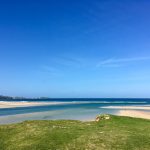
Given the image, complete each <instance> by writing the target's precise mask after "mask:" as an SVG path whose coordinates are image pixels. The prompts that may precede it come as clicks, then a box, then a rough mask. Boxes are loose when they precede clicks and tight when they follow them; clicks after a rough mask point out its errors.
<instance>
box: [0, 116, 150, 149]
mask: <svg viewBox="0 0 150 150" xmlns="http://www.w3.org/2000/svg"><path fill="white" fill-rule="evenodd" d="M0 150H150V120H144V119H136V118H130V117H117V116H111V119H110V120H102V121H100V122H81V121H73V120H58V121H48V120H46V121H25V122H22V123H18V124H11V125H1V126H0Z"/></svg>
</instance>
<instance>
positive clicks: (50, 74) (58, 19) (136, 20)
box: [0, 0, 150, 97]
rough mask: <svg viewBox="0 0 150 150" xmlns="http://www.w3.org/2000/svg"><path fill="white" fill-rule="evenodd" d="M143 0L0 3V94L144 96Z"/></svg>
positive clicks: (149, 19)
mask: <svg viewBox="0 0 150 150" xmlns="http://www.w3.org/2000/svg"><path fill="white" fill-rule="evenodd" d="M149 8H150V2H149V0H142V1H141V0H130V1H129V0H121V1H120V0H113V1H112V0H92V1H91V0H76V1H71V0H49V1H48V0H41V1H39V0H36V1H35V0H32V1H29V0H22V1H20V0H18V1H16V0H13V1H8V0H5V1H0V94H3V95H12V96H27V97H39V96H49V97H150V9H149Z"/></svg>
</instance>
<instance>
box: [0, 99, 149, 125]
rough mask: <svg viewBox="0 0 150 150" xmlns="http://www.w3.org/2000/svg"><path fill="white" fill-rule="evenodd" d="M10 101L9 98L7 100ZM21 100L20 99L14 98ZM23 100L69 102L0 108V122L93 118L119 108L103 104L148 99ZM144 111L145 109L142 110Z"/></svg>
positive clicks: (137, 102)
mask: <svg viewBox="0 0 150 150" xmlns="http://www.w3.org/2000/svg"><path fill="white" fill-rule="evenodd" d="M7 101H10V100H7ZM16 101H22V100H16ZM24 101H32V102H33V101H36V102H37V101H39V102H51V101H54V102H71V103H66V104H57V105H46V106H32V107H19V108H1V109H0V124H7V123H16V122H21V121H25V120H56V119H73V120H94V119H95V117H96V116H97V115H98V114H103V113H107V114H115V115H116V114H117V113H118V111H119V109H106V108H102V107H103V106H145V105H146V106H148V105H150V99H48V100H45V99H43V100H41V99H40V100H33V99H26V100H24ZM144 111H146V110H144ZM147 111H148V110H147Z"/></svg>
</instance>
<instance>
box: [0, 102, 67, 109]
mask: <svg viewBox="0 0 150 150" xmlns="http://www.w3.org/2000/svg"><path fill="white" fill-rule="evenodd" d="M68 103H69V102H27V101H20V102H16V101H12V102H10V101H0V108H13V107H30V106H44V105H59V104H68Z"/></svg>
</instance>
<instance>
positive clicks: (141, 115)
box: [118, 110, 150, 119]
mask: <svg viewBox="0 0 150 150" xmlns="http://www.w3.org/2000/svg"><path fill="white" fill-rule="evenodd" d="M118 115H119V116H129V117H135V118H144V119H150V112H144V111H136V110H120V111H119V113H118Z"/></svg>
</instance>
